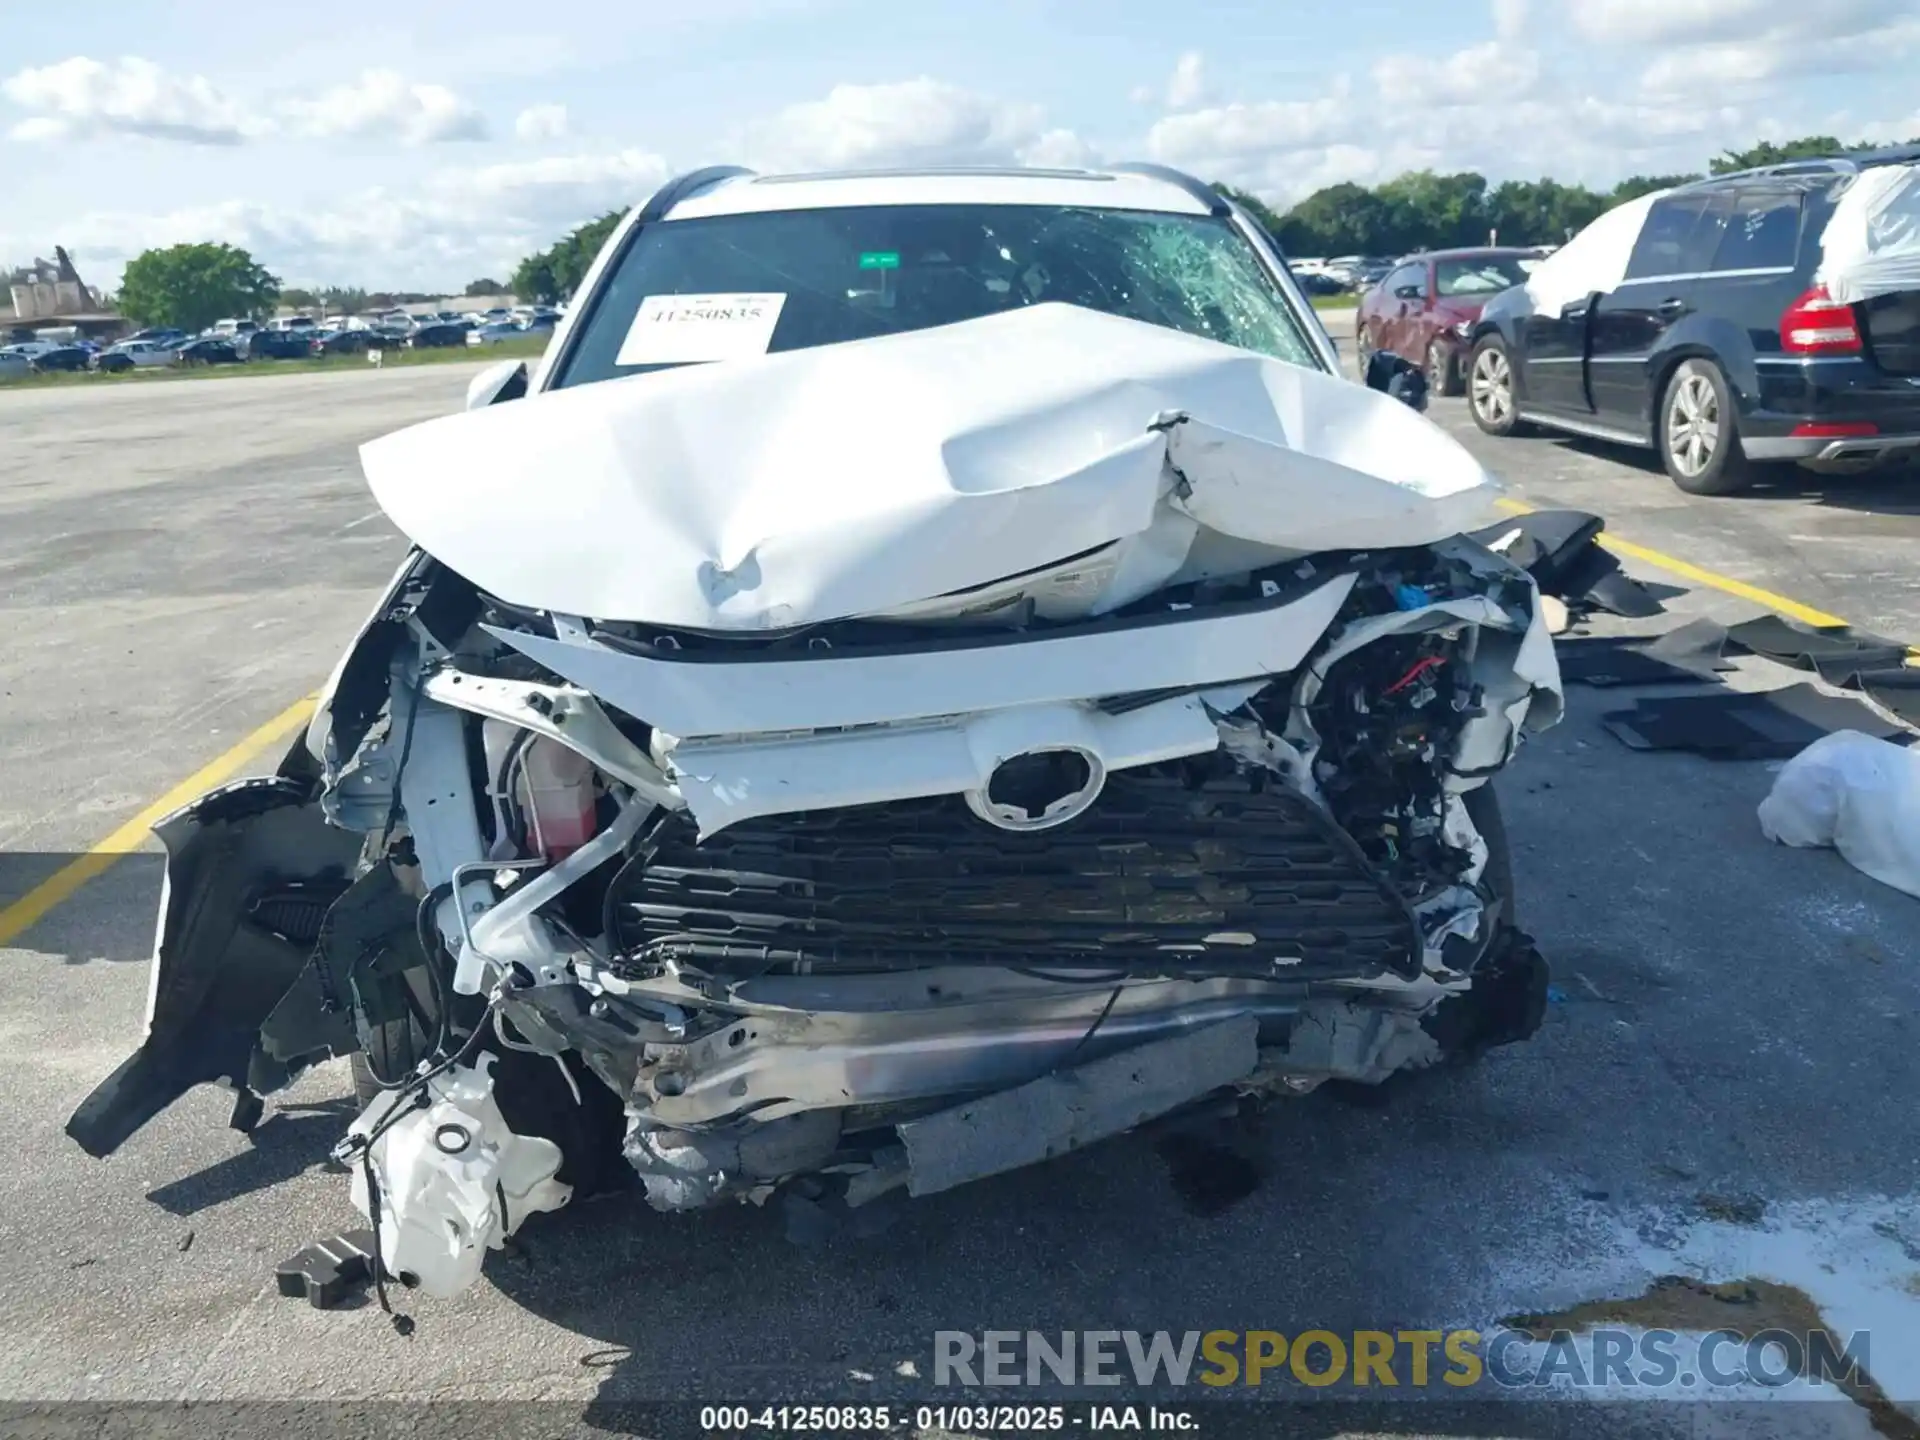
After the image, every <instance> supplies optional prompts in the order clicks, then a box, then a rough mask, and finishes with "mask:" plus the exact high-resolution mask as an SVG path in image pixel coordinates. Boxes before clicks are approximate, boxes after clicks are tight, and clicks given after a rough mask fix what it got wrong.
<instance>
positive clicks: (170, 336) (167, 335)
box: [120, 325, 187, 345]
mask: <svg viewBox="0 0 1920 1440" xmlns="http://www.w3.org/2000/svg"><path fill="white" fill-rule="evenodd" d="M186 338H187V332H186V331H184V330H180V329H176V328H175V327H173V326H171V325H154V326H149V327H148V328H147V329H145V330H136V331H134V332H133V334H131V335H129V336H127V338H126V340H123V341H121V342H120V343H121V344H123V345H124V344H127V343H128V342H130V341H134V340H147V341H151V342H152V343H154V344H156V345H165V344H166V343H168V342H169V341H178V340H184V339H186Z"/></svg>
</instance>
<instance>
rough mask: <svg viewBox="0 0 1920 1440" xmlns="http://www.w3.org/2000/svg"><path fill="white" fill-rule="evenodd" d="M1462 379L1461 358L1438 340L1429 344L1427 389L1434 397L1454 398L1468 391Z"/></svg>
mask: <svg viewBox="0 0 1920 1440" xmlns="http://www.w3.org/2000/svg"><path fill="white" fill-rule="evenodd" d="M1466 388H1467V387H1466V385H1465V383H1464V382H1463V381H1462V380H1461V378H1460V356H1459V354H1458V353H1457V352H1456V351H1455V350H1454V349H1453V348H1452V347H1451V346H1446V345H1442V344H1441V343H1440V342H1439V341H1438V340H1430V341H1428V342H1427V389H1428V391H1429V392H1430V393H1432V394H1434V395H1446V396H1454V395H1459V394H1461V393H1462V392H1463V391H1464V390H1465V389H1466Z"/></svg>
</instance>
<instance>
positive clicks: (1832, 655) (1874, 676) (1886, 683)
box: [1727, 615, 1920, 728]
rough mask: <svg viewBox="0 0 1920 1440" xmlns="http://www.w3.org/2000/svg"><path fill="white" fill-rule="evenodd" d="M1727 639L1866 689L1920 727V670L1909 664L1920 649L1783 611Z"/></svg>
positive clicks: (1734, 631) (1848, 685)
mask: <svg viewBox="0 0 1920 1440" xmlns="http://www.w3.org/2000/svg"><path fill="white" fill-rule="evenodd" d="M1727 642H1728V643H1729V644H1731V645H1736V646H1739V647H1740V648H1742V649H1746V650H1750V651H1752V652H1753V653H1754V654H1756V655H1764V656H1766V657H1767V658H1768V659H1769V660H1777V661H1779V662H1780V663H1781V664H1783V665H1792V666H1796V667H1798V668H1799V669H1802V670H1812V671H1813V672H1814V673H1815V674H1817V675H1818V676H1819V677H1820V678H1821V679H1822V680H1824V681H1826V682H1827V683H1828V684H1829V685H1833V686H1836V687H1838V688H1839V689H1842V690H1858V691H1862V692H1864V693H1865V694H1866V695H1867V696H1868V697H1869V698H1870V699H1872V700H1873V702H1874V703H1875V704H1877V705H1879V706H1880V707H1881V708H1882V709H1884V710H1887V711H1888V712H1890V713H1891V714H1894V715H1898V716H1899V717H1900V718H1901V719H1902V720H1904V721H1906V722H1907V723H1908V724H1909V725H1912V726H1914V727H1916V728H1920V669H1916V668H1915V667H1913V666H1911V665H1908V664H1907V663H1906V662H1907V657H1908V656H1909V655H1910V654H1920V649H1915V648H1912V647H1909V646H1907V645H1905V644H1902V643H1901V642H1900V641H1898V640H1889V639H1888V638H1887V637H1886V636H1884V635H1875V634H1872V633H1870V632H1868V631H1865V630H1855V629H1853V628H1852V627H1850V626H1847V625H1828V626H1823V627H1815V626H1811V625H1799V624H1796V623H1794V622H1793V621H1791V620H1788V619H1785V618H1783V617H1782V616H1779V615H1763V616H1761V617H1760V618H1759V619H1757V620H1749V621H1747V622H1746V623H1745V624H1741V625H1735V626H1734V627H1733V628H1732V629H1730V630H1729V631H1728V632H1727Z"/></svg>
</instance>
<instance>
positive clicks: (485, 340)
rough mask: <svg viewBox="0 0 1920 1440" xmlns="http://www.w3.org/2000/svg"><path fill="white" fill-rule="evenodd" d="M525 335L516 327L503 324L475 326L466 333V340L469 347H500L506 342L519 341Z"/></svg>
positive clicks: (524, 332)
mask: <svg viewBox="0 0 1920 1440" xmlns="http://www.w3.org/2000/svg"><path fill="white" fill-rule="evenodd" d="M526 333H527V332H526V331H524V330H522V329H521V328H520V327H519V326H518V325H514V324H509V323H504V322H503V323H495V324H490V325H477V326H475V327H474V328H473V329H471V330H469V331H467V336H466V338H467V344H469V345H501V344H504V343H505V342H507V341H508V340H518V339H521V338H522V337H523V336H525V335H526Z"/></svg>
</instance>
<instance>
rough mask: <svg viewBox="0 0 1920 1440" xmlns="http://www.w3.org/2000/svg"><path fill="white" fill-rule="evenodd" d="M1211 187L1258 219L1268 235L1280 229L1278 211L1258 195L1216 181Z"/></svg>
mask: <svg viewBox="0 0 1920 1440" xmlns="http://www.w3.org/2000/svg"><path fill="white" fill-rule="evenodd" d="M1213 188H1214V189H1215V190H1218V191H1219V192H1220V193H1221V194H1222V195H1224V196H1226V198H1227V199H1229V200H1231V201H1233V202H1234V203H1235V204H1236V205H1238V206H1240V207H1241V208H1242V209H1243V210H1245V211H1246V212H1247V213H1248V214H1249V215H1251V216H1253V218H1254V219H1255V220H1258V221H1259V222H1260V224H1261V226H1262V227H1263V228H1264V229H1265V230H1266V232H1267V233H1268V234H1269V235H1273V234H1277V233H1278V231H1279V229H1280V216H1279V214H1278V212H1276V211H1275V210H1274V208H1273V207H1272V206H1271V205H1269V204H1267V202H1266V201H1264V200H1262V199H1261V198H1260V197H1259V196H1258V195H1253V194H1249V193H1248V192H1247V191H1245V190H1236V189H1234V188H1233V186H1231V185H1222V184H1219V183H1218V182H1215V184H1214V187H1213Z"/></svg>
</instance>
